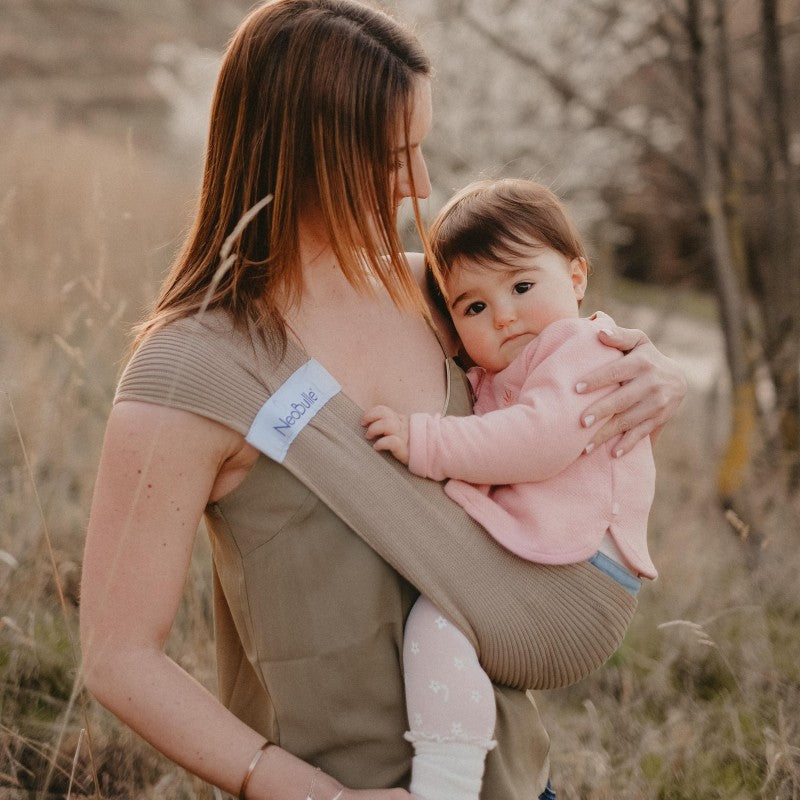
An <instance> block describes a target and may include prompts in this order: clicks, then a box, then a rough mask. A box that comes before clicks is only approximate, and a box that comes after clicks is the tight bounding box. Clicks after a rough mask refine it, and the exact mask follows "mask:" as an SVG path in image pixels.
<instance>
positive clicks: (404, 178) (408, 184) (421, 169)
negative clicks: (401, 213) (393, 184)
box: [397, 154, 431, 200]
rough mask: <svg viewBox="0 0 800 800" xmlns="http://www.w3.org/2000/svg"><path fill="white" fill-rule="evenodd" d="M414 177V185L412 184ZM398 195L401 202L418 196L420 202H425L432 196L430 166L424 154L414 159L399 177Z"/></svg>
mask: <svg viewBox="0 0 800 800" xmlns="http://www.w3.org/2000/svg"><path fill="white" fill-rule="evenodd" d="M412 175H413V184H412ZM397 190H398V191H397V194H398V196H399V199H400V200H404V199H405V198H406V197H411V196H412V195H416V196H417V198H418V199H419V200H425V199H427V198H428V197H430V195H431V180H430V177H429V176H428V165H427V164H426V163H425V159H424V158H423V156H422V154H419V155H418V156H417V157H412V161H411V164H410V165H407V166H406V167H405V168H404V169H403V170H402V174H400V175H399V176H398V181H397Z"/></svg>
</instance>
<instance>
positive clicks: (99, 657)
mask: <svg viewBox="0 0 800 800" xmlns="http://www.w3.org/2000/svg"><path fill="white" fill-rule="evenodd" d="M241 446H242V439H241V437H240V436H239V435H238V434H236V433H234V432H233V431H230V430H228V429H227V428H225V427H224V426H222V425H219V424H217V423H215V422H212V421H210V420H207V419H204V418H202V417H199V416H196V415H194V414H190V413H187V412H183V411H178V410H175V409H169V408H163V407H160V406H155V405H151V404H147V403H130V402H126V403H120V404H118V405H117V406H115V407H114V409H113V411H112V413H111V416H110V419H109V423H108V428H107V431H106V438H105V442H104V446H103V454H102V457H101V462H100V469H99V473H98V478H97V485H96V488H95V496H94V501H93V506H92V512H91V516H90V521H89V533H88V537H87V542H86V551H85V555H84V566H83V581H82V589H81V644H82V649H83V677H84V680H85V682H86V685H87V687H88V688H89V690H90V691H91V692H92V693H93V694H94V695H95V696H96V697H97V699H98V700H99V701H100V702H101V703H102V704H103V705H104V706H106V707H107V708H108V709H109V710H111V711H112V712H113V713H114V714H116V715H117V716H118V717H119V718H120V719H122V720H123V721H124V722H125V723H126V724H128V725H129V726H130V727H131V728H133V729H134V730H135V731H137V732H138V733H139V734H140V735H141V736H142V737H144V738H145V739H147V740H148V741H149V742H150V743H151V744H152V745H153V746H154V747H156V748H157V749H158V750H160V751H161V752H162V753H164V754H165V755H166V756H167V757H169V758H170V759H172V760H173V761H175V762H176V763H178V764H180V765H182V766H183V767H185V768H186V769H188V770H190V771H191V772H193V773H195V774H196V775H199V776H200V777H201V778H203V779H204V780H207V781H209V782H210V783H212V784H215V785H216V786H219V787H220V788H222V789H223V790H225V791H227V792H230V793H232V794H234V795H237V794H238V792H239V787H240V785H241V782H242V778H243V776H244V774H245V772H246V770H247V767H248V765H249V763H250V760H251V758H252V756H253V754H254V753H255V752H256V750H257V749H258V748H259V747H260V746H261V744H262V742H263V737H262V736H261V735H260V734H258V733H257V732H256V731H254V730H252V729H251V728H249V727H248V726H247V725H245V724H244V723H243V722H241V721H240V720H239V719H238V718H237V717H235V716H234V715H233V714H232V713H231V712H230V711H228V710H227V709H226V708H225V707H224V706H223V705H222V704H221V703H220V702H219V701H218V700H217V699H216V698H215V697H214V696H213V695H212V694H211V693H210V692H208V691H207V690H206V689H205V688H203V687H202V686H201V685H200V684H199V683H198V682H197V681H195V680H194V679H193V678H192V677H191V676H190V675H189V674H188V673H186V672H185V671H184V670H183V669H182V668H181V667H179V666H178V665H177V664H176V663H175V662H174V661H173V660H171V659H170V658H169V657H168V656H167V655H166V654H165V653H164V643H165V641H166V638H167V635H168V634H169V630H170V628H171V626H172V623H173V620H174V617H175V614H176V611H177V609H178V605H179V602H180V597H181V592H182V590H183V585H184V582H185V578H186V574H187V571H188V568H189V561H190V557H191V551H192V544H193V541H194V537H195V533H196V531H197V526H198V523H199V521H200V516H201V514H202V512H203V509H204V508H205V506H206V504H207V502H208V500H209V498H211V497H212V496H213V493H214V492H215V487H218V486H219V485H220V476H222V477H224V476H225V472H226V468H227V465H229V464H230V463H231V462H232V461H235V457H236V454H237V452H238V451H239V450H240V449H241ZM314 772H315V770H314V767H313V766H311V765H309V764H306V763H305V762H303V761H300V760H299V759H297V758H295V757H294V756H292V755H291V754H289V753H288V752H286V751H285V750H282V749H280V748H278V747H269V748H268V749H267V751H266V752H265V754H264V757H263V758H262V759H261V761H260V762H259V765H258V767H257V769H256V770H255V771H254V773H253V776H252V779H251V781H250V784H249V787H248V792H247V794H248V797H253V798H265V800H269V799H271V798H276V800H280V799H281V798H296V797H301V796H302V797H304V796H305V792H306V791H307V789H308V787H309V786H310V784H311V780H312V777H313V776H314ZM315 787H316V788H315V791H316V792H317V796H318V797H319V798H320V800H324V799H325V798H331V797H333V796H334V795H335V794H336V792H337V791H338V790H339V789H340V788H341V784H339V783H338V782H337V781H335V780H334V779H333V778H331V777H329V776H327V775H324V774H321V773H320V774H319V775H318V776H317V778H316V784H315ZM341 797H342V799H344V798H350V797H353V798H355V797H363V798H367V797H369V798H375V800H379V798H386V799H387V800H388V798H390V797H393V798H401V797H402V798H407V797H408V794H407V793H405V792H402V791H401V790H386V791H382V792H371V793H368V794H362V793H359V792H351V791H347V792H345V793H344V794H343V795H342V796H341Z"/></svg>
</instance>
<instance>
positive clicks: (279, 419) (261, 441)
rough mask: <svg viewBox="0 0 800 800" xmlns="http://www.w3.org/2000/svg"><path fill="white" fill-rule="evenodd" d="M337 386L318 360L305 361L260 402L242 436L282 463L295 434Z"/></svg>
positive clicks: (336, 391) (339, 387) (325, 401)
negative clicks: (264, 400)
mask: <svg viewBox="0 0 800 800" xmlns="http://www.w3.org/2000/svg"><path fill="white" fill-rule="evenodd" d="M341 388H342V387H341V386H339V384H338V383H337V382H336V379H335V378H334V377H333V376H332V375H331V374H330V373H329V372H328V370H326V369H325V367H323V366H322V364H320V363H319V361H315V360H314V359H313V358H312V359H311V360H310V361H306V363H305V364H303V366H302V367H300V368H299V369H298V370H297V371H296V372H294V373H293V374H292V375H291V376H290V377H289V378H288V380H287V381H286V382H285V383H284V384H283V385H282V386H280V387H279V388H278V389H277V391H276V392H275V394H273V395H272V397H270V398H269V400H267V402H266V403H264V405H263V406H261V409H260V410H259V412H258V414H256V418H255V419H254V420H253V424H252V425H251V426H250V430H249V431H248V432H247V436H246V437H245V438H246V439H247V441H248V442H250V444H252V445H253V447H257V448H258V449H259V450H260V451H261V452H262V453H264V454H266V455H268V456H269V457H270V458H272V459H274V460H275V461H277V462H278V463H283V459H284V458H286V452H287V451H288V450H289V445H290V444H291V443H292V442H293V441H294V440H295V438H296V436H297V434H299V433H300V431H302V430H303V428H305V426H306V425H308V423H309V422H310V421H311V420H312V419H313V417H314V416H316V414H317V412H318V411H319V410H320V409H321V408H322V407H323V406H324V405H325V403H327V402H328V400H330V399H331V398H332V397H333V396H334V395H336V394H338V393H339V392H340V391H341Z"/></svg>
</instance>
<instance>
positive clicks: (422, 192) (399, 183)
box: [392, 77, 433, 206]
mask: <svg viewBox="0 0 800 800" xmlns="http://www.w3.org/2000/svg"><path fill="white" fill-rule="evenodd" d="M432 119H433V105H432V101H431V82H430V79H429V78H426V77H419V78H417V79H416V81H415V84H414V89H413V91H412V94H411V119H410V124H409V128H408V141H406V135H405V130H404V125H403V121H402V120H400V122H399V123H398V126H397V139H396V141H397V145H396V146H395V148H394V149H393V151H392V157H393V164H392V168H393V174H392V186H393V190H394V202H395V205H396V206H399V205H400V203H402V202H403V200H405V199H406V198H407V197H411V196H412V195H413V194H416V196H417V198H418V199H420V200H424V199H425V198H427V197H429V196H430V193H431V182H430V178H429V177H428V167H427V165H426V164H425V157H424V156H423V154H422V143H423V141H424V140H425V137H426V136H427V135H428V132H429V131H430V129H431V122H432Z"/></svg>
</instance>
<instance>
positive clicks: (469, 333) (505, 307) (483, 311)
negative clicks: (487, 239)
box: [447, 245, 586, 372]
mask: <svg viewBox="0 0 800 800" xmlns="http://www.w3.org/2000/svg"><path fill="white" fill-rule="evenodd" d="M447 290H448V295H449V298H450V300H449V303H448V304H449V308H450V314H451V316H452V318H453V323H454V325H455V326H456V330H457V331H458V335H459V336H460V337H461V343H462V344H463V346H464V349H465V350H466V351H467V353H468V354H469V356H470V358H471V359H472V360H473V361H474V362H475V363H476V364H477V365H478V366H481V367H484V368H485V369H487V370H489V371H490V372H499V371H500V370H502V369H505V368H506V367H507V366H508V365H509V364H510V363H511V362H512V361H513V360H514V359H515V358H516V357H517V356H518V355H519V354H520V353H521V352H522V350H523V349H524V348H525V346H526V345H527V344H528V343H529V342H531V341H532V340H533V339H534V338H535V337H536V336H538V335H539V333H541V331H543V330H544V329H545V328H546V327H547V326H548V325H549V324H550V323H551V322H556V321H557V320H559V319H566V318H569V317H577V316H578V301H579V300H581V299H582V298H583V295H584V292H585V291H586V262H585V261H584V260H583V259H582V258H574V259H572V261H570V260H569V259H568V258H567V257H566V256H564V255H562V254H561V253H559V252H557V251H556V250H553V249H552V248H550V247H544V246H543V245H542V246H534V247H531V248H530V250H529V252H528V253H526V254H525V256H524V257H523V258H520V257H515V258H509V259H506V260H505V261H504V262H503V263H498V264H497V265H496V266H493V267H485V266H483V265H482V264H476V263H471V262H468V261H462V262H459V264H458V266H456V267H455V268H454V269H453V271H452V273H451V274H450V277H449V279H448V282H447Z"/></svg>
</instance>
